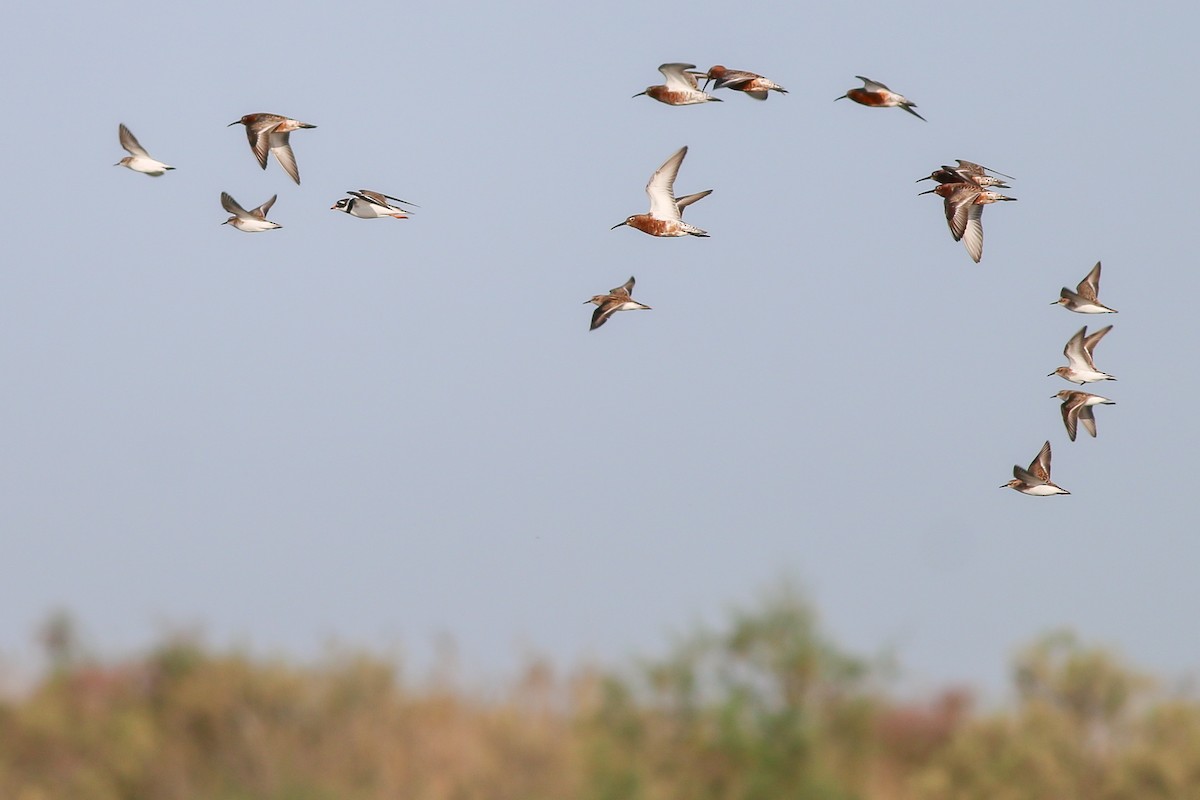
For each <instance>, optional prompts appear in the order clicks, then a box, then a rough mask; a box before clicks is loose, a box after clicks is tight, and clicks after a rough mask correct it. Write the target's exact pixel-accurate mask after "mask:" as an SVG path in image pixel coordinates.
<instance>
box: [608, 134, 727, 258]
mask: <svg viewBox="0 0 1200 800" xmlns="http://www.w3.org/2000/svg"><path fill="white" fill-rule="evenodd" d="M687 151H688V149H687V146H686V145H684V146H683V147H681V148H679V150H678V151H676V153H675V154H674V155H673V156H671V157H670V158H668V159H667V160H666V161H665V162H663V165H662V166H661V167H659V168H658V169H657V170H656V171H655V173H654V174H653V175H651V176H650V182H649V183H647V184H646V194H647V195H649V196H650V212H649V213H648V214H634V215H633V216H631V217H629V218H628V219H626V220H625V221H624V222H618V223H617V224H616V225H613V226H612V228H610V229H609V230H616V229H617V228H619V227H621V226H622V225H628V226H629V227H631V228H637V229H638V230H639V231H641V232H642V233H648V234H650V235H651V236H689V235H690V236H708V233H707V232H705V231H702V230H700V229H699V228H697V227H696V226H695V225H689V224H688V223H686V222H684V221H683V209H684V208H686V207H687V206H690V205H691V204H692V203H694V202H696V201H697V200H699V199H700V198H702V197H707V196H708V195H710V194H712V189H705V190H704V191H703V192H696V193H695V194H689V195H687V196H685V197H680V198H679V199H678V200H676V199H675V192H674V186H675V176H676V175H678V174H679V165H680V164H682V163H683V157H684V156H686V155H687Z"/></svg>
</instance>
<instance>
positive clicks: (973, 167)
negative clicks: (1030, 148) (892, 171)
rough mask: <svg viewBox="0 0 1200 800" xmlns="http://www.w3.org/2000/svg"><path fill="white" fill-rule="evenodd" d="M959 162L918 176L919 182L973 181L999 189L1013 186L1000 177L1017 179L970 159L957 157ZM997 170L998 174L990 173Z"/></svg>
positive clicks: (979, 184) (985, 186) (978, 184)
mask: <svg viewBox="0 0 1200 800" xmlns="http://www.w3.org/2000/svg"><path fill="white" fill-rule="evenodd" d="M955 160H956V161H957V162H958V166H957V167H948V166H946V165H945V164H943V165H942V166H940V167H938V168H937V169H935V170H934V171H933V172H931V173H930V174H929V175H927V176H925V177H924V178H917V183H920V182H921V181H928V180H935V181H937V182H938V183H962V182H963V181H971V182H972V183H974V184H975V185H976V186H982V187H983V188H985V189H986V188H988V187H992V186H994V187H996V188H997V189H1008V188H1011V187H1009V185H1008V184H1007V183H1005V182H1004V181H1002V180H1000V178H1008V179H1009V180H1010V181H1012V180H1016V178H1014V177H1013V176H1011V175H1005V174H1004V173H1003V172H996V170H994V169H989V168H987V167H983V166H980V165H979V164H975V163H972V162H970V161H963V160H962V159H961V158H958V159H955ZM992 172H995V173H996V175H999V176H1000V178H998V177H996V175H992V174H990V173H992Z"/></svg>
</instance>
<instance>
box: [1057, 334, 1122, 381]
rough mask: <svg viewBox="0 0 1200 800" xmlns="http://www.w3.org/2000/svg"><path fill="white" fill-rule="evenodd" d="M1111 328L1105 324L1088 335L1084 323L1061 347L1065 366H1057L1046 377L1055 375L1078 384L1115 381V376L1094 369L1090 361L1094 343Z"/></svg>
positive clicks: (1093, 364)
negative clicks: (1065, 362)
mask: <svg viewBox="0 0 1200 800" xmlns="http://www.w3.org/2000/svg"><path fill="white" fill-rule="evenodd" d="M1111 330H1112V325H1106V326H1104V327H1103V328H1101V329H1100V330H1098V331H1096V332H1095V333H1093V334H1092V335H1091V336H1088V332H1087V325H1084V326H1083V327H1082V328H1080V329H1079V330H1078V331H1076V332H1075V335H1074V336H1072V337H1071V338H1070V339H1068V340H1067V346H1066V347H1064V348H1063V355H1064V356H1066V357H1067V364H1066V366H1062V367H1059V368H1058V369H1056V370H1054V372H1051V373H1049V374H1048V375H1047V376H1046V377H1050V375H1057V376H1058V377H1060V378H1063V379H1064V380H1068V381H1070V382H1071V383H1078V384H1079V385H1080V386H1082V385H1083V384H1085V383H1095V382H1096V381H1115V380H1116V378H1114V377H1113V376H1112V375H1109V374H1107V373H1104V372H1101V371H1100V370H1098V369H1096V364H1095V363H1094V362H1093V361H1092V357H1093V351H1094V350H1095V349H1096V345H1097V344H1098V343H1099V342H1100V340H1101V339H1103V338H1104V335H1105V334H1107V333H1108V332H1109V331H1111Z"/></svg>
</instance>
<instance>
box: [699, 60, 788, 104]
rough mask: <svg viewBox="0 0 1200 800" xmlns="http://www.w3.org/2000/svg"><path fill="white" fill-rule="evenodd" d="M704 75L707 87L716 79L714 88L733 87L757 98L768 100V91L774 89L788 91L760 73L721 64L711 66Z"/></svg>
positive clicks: (781, 91) (780, 91)
mask: <svg viewBox="0 0 1200 800" xmlns="http://www.w3.org/2000/svg"><path fill="white" fill-rule="evenodd" d="M704 77H705V78H706V79H707V80H705V82H704V87H705V88H708V82H709V81H716V83H715V84H713V89H733V90H735V91H739V92H745V93H746V94H747V95H749V96H750V97H753V98H754V99H755V100H766V99H767V92H768V91H772V90H774V91H776V92H779V93H781V94H787V93H788V90H787V89H785V88H783V87H782V86H780V85H779V84H778V83H775V81H772V80H768V79H767V78H764V77H763V76H762V75H759V74H758V73H755V72H747V71H746V70H743V69H726V68H725V67H723V66H721V65H720V64H716V65H714V66H711V67H709V68H708V72H706V73H705V74H704Z"/></svg>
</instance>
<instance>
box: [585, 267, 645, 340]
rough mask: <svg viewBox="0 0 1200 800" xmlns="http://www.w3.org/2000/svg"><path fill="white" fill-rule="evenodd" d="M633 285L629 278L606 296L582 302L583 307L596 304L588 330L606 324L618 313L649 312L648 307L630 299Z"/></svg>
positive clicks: (602, 295) (601, 295) (598, 296)
mask: <svg viewBox="0 0 1200 800" xmlns="http://www.w3.org/2000/svg"><path fill="white" fill-rule="evenodd" d="M633 283H634V281H633V278H632V277H630V279H629V280H627V281H625V283H623V284H621V285H620V286H618V287H617V288H615V289H613V290H612V291H610V292H609V293H608V294H598V295H596V296H595V297H593V298H592V299H591V300H584V301H583V304H584V305H587V304H588V303H595V304H596V310H595V311H593V312H592V327H591V328H589V329H588V330H593V331H594V330H596V328H599V327H600V326H601V325H603V324H604V323H606V322H608V318H609V317H611V316H612V315H613V314H615V313H617V312H618V311H637V310H638V309H646V310H647V311H649V310H650V306H647V305H643V304H642V303H639V302H638V301H636V300H634V299H633V298H632V297H630V292H632V291H633Z"/></svg>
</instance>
